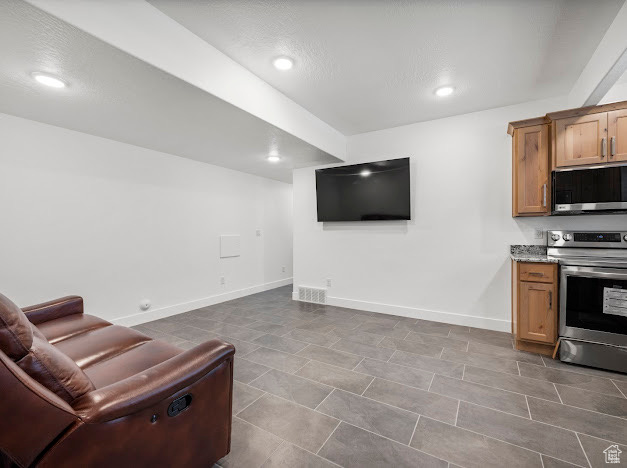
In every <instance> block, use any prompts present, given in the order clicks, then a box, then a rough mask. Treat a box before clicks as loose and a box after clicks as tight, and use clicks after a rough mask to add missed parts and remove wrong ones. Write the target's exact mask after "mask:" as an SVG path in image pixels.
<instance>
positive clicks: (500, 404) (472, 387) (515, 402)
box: [429, 375, 529, 418]
mask: <svg viewBox="0 0 627 468" xmlns="http://www.w3.org/2000/svg"><path fill="white" fill-rule="evenodd" d="M429 391H431V392H434V393H439V394H440V395H445V396H448V397H451V398H455V399H457V400H463V401H468V402H470V403H476V404H478V405H482V406H487V407H488V408H493V409H497V410H500V411H505V412H506V413H511V414H516V415H518V416H522V417H525V418H529V411H528V410H527V401H526V400H525V396H524V395H521V394H520V393H512V392H507V391H505V390H500V389H498V388H493V387H486V386H484V385H479V384H475V383H472V382H466V381H465V380H458V379H451V378H450V377H444V376H442V375H436V376H435V377H434V378H433V383H432V384H431V387H430V389H429Z"/></svg>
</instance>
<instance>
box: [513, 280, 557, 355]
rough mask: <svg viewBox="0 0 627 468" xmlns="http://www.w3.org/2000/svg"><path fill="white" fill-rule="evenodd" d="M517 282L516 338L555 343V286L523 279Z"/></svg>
mask: <svg viewBox="0 0 627 468" xmlns="http://www.w3.org/2000/svg"><path fill="white" fill-rule="evenodd" d="M519 284H520V291H519V293H520V294H519V301H520V302H519V304H520V307H519V311H518V339H520V340H531V341H539V342H542V343H548V344H553V343H555V340H556V338H557V337H556V332H557V315H556V307H555V306H556V298H555V286H554V285H553V284H545V283H527V282H524V281H521V282H520V283H519Z"/></svg>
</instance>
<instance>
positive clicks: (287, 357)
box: [246, 348, 308, 374]
mask: <svg viewBox="0 0 627 468" xmlns="http://www.w3.org/2000/svg"><path fill="white" fill-rule="evenodd" d="M246 359H247V360H248V361H252V362H256V363H258V364H263V365H264V366H268V367H272V368H274V369H278V370H280V371H283V372H287V373H288V374H291V373H292V372H296V371H297V370H298V369H300V368H301V367H303V366H304V365H305V364H307V362H308V361H307V359H305V358H303V357H299V356H295V355H293V354H287V353H283V352H281V351H277V350H275V349H270V348H259V349H256V350H255V351H253V352H252V353H250V354H247V355H246Z"/></svg>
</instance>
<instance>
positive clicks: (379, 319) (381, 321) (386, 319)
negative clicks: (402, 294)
mask: <svg viewBox="0 0 627 468" xmlns="http://www.w3.org/2000/svg"><path fill="white" fill-rule="evenodd" d="M365 320H366V322H368V323H374V324H377V325H383V326H384V327H395V326H396V325H397V324H398V323H399V319H398V318H394V317H393V316H388V315H387V314H376V315H370V316H366V317H365Z"/></svg>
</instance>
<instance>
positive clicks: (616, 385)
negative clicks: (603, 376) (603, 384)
mask: <svg viewBox="0 0 627 468" xmlns="http://www.w3.org/2000/svg"><path fill="white" fill-rule="evenodd" d="M610 382H612V383H613V384H614V386H615V387H616V388H617V389H618V391H619V392H620V393H621V395H623V397H624V398H627V395H625V394H624V393H623V391H622V390H621V389H620V387H619V386H618V384H617V383H616V382H614V380H612V379H610Z"/></svg>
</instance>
